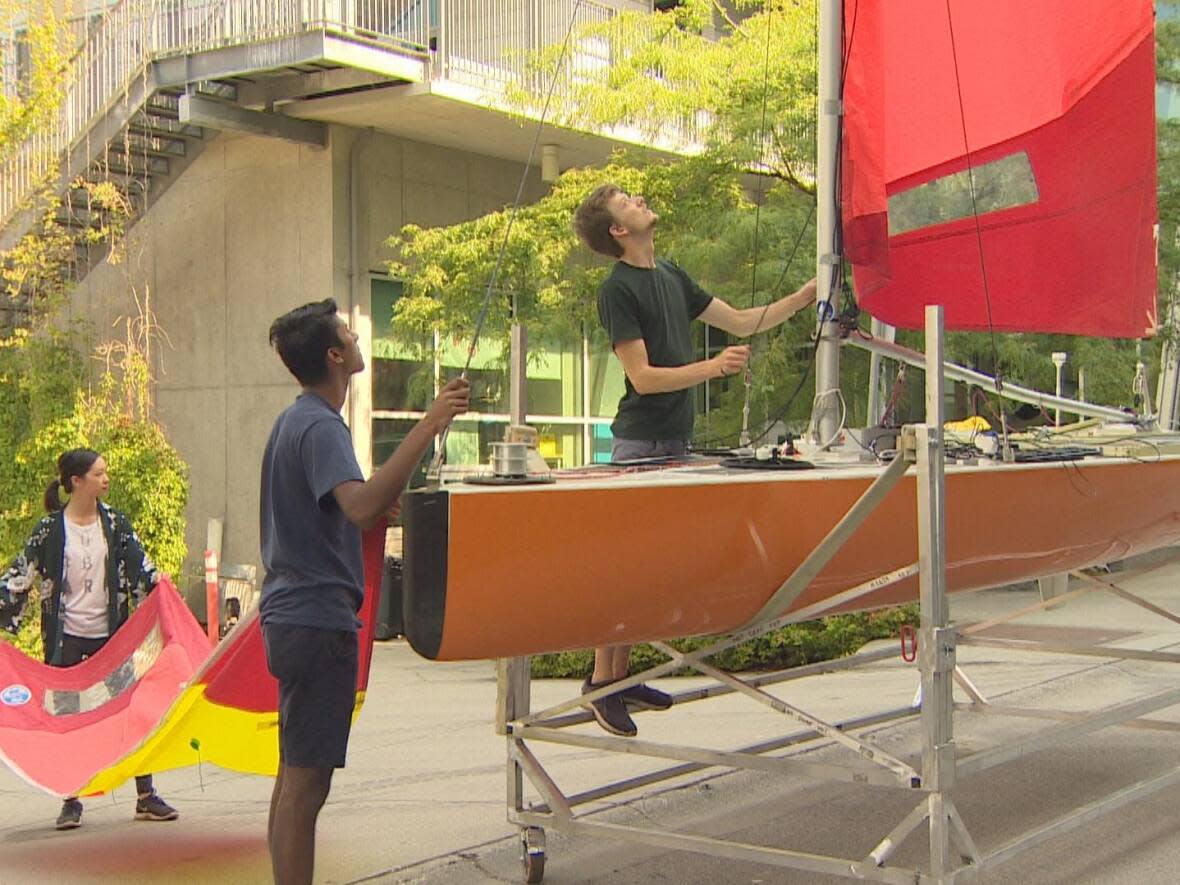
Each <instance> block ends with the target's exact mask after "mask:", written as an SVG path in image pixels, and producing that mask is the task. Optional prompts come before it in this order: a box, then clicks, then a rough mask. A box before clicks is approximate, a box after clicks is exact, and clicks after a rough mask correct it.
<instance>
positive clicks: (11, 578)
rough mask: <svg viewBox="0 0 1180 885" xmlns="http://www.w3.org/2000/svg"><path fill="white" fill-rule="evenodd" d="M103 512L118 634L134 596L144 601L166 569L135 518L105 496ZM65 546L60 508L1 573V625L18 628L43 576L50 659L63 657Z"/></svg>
mask: <svg viewBox="0 0 1180 885" xmlns="http://www.w3.org/2000/svg"><path fill="white" fill-rule="evenodd" d="M98 518H99V521H100V522H101V523H102V533H103V535H104V536H105V537H106V541H107V569H106V590H107V612H108V624H109V625H110V634H109V635H114V633H115V631H116V630H118V629H119V627H120V626H121V625H122V624H123V622H124V621H126V620H127V618H128V616H129V615H130V611H131V601H132V600H134V601H135V602H137V603H138V602H139V601H140V600H141V599H143V597H145V596H146V595H147V594H148V593H150V592H151V591H152V590H154V589H155V587H156V584H157V582H159V580H160V572H159V571H158V570H157V569H156V566H155V564H154V563H153V562H152V561H151V559H150V558H149V557H148V555H147V554H146V553H144V551H143V545H142V544H141V543H140V541H139V537H138V536H137V535H136V534H135V529H133V528H132V527H131V520H129V519H128V518H127V517H126V516H125V515H124V514H122V513H120V512H119V511H118V510H114V509H112V508H110V507H108V506H107V505H106V504H104V503H102V502H101V501H99V502H98ZM65 546H66V531H65V514H64V511H61V510H58V511H57V512H56V513H51V514H49V515H48V516H46V517H44V518H43V519H42V520H41V521H40V522H39V523H37V527H36V528H35V529H34V530H33V534H32V535H30V536H29V540H28V541H26V542H25V549H24V552H23V553H21V554H20V555H19V556H17V558H16V559H15V560H14V561H13V563H12V565H11V566H9V568H8V570H7V571H6V572H4V573H3V574H2V575H0V628H3V629H5V630H8V631H10V632H13V633H15V632H16V631H17V630H18V629H19V628H20V623H21V616H22V614H23V613H24V610H25V603H26V602H27V601H28V594H29V590H30V589H32V587H33V582H34V580H35V579H36V578H37V577H38V576H40V578H41V639H42V641H43V642H44V644H45V661H46V663H49V664H60V663H61V652H62V635H63V632H64V626H65V618H63V617H62V611H61V594H62V589H63V583H62V576H63V575H64V573H65Z"/></svg>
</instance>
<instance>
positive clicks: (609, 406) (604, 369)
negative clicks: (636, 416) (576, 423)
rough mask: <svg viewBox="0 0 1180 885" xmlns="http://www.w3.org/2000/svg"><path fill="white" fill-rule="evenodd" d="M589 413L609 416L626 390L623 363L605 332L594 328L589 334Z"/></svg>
mask: <svg viewBox="0 0 1180 885" xmlns="http://www.w3.org/2000/svg"><path fill="white" fill-rule="evenodd" d="M589 372H590V414H591V415H593V416H594V417H596V418H611V417H614V414H615V412H616V411H617V410H618V408H619V400H621V399H622V398H623V394H624V393H625V392H626V386H625V383H624V377H625V376H624V374H623V364H622V363H620V362H619V358H618V357H617V356H615V355H614V352H613V351H612V350H611V348H610V342H609V341H608V340H607V337H606V332H604V331H603V330H602V329H595V330H594V332H593V334H592V335H591V336H590V366H589Z"/></svg>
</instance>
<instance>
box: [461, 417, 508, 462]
mask: <svg viewBox="0 0 1180 885" xmlns="http://www.w3.org/2000/svg"><path fill="white" fill-rule="evenodd" d="M505 426H507V421H506V420H503V419H500V420H497V419H493V418H481V419H479V420H474V421H473V420H470V419H465V420H457V421H455V422H454V423H453V424H451V430H450V433H448V434H447V463H448V464H489V463H491V459H492V448H491V444H492V443H494V442H501V441H503V439H504V428H505Z"/></svg>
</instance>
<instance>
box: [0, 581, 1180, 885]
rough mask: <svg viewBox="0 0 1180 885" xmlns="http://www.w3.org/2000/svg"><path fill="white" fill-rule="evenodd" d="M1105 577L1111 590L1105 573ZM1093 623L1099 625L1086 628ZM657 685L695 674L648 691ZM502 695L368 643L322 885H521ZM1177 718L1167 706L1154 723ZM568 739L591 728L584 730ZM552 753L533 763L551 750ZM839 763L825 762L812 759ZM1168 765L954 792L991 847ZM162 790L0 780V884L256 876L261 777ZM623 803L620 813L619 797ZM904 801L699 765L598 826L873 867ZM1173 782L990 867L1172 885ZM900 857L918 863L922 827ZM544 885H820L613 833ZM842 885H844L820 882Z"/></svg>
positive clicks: (1147, 760)
mask: <svg viewBox="0 0 1180 885" xmlns="http://www.w3.org/2000/svg"><path fill="white" fill-rule="evenodd" d="M1112 579H1113V580H1115V581H1117V580H1118V579H1119V575H1118V574H1117V573H1116V574H1115V575H1113V576H1112ZM1178 579H1180V565H1172V566H1168V567H1166V568H1164V569H1161V570H1158V571H1156V572H1153V573H1151V574H1149V575H1146V576H1143V577H1141V578H1138V579H1134V580H1132V581H1129V582H1128V583H1127V584H1126V586H1127V589H1130V590H1132V591H1133V592H1136V593H1140V594H1143V595H1144V596H1146V597H1147V598H1148V599H1150V600H1151V601H1152V602H1154V603H1156V604H1158V605H1161V606H1163V607H1165V608H1168V609H1170V610H1172V611H1178V612H1180V580H1178ZM1036 598H1037V595H1036V592H1035V590H1032V589H1031V588H1028V589H1019V590H1002V591H985V592H982V593H976V594H971V595H968V596H963V597H961V598H958V599H953V600H952V611H953V616H954V619H955V620H956V621H957V622H959V623H966V622H974V621H979V620H983V619H986V618H990V617H993V616H995V615H997V614H999V613H1001V612H1004V611H1009V610H1011V609H1014V608H1017V607H1020V606H1022V605H1027V604H1029V603H1031V602H1034V601H1036ZM1020 623H1021V624H1022V625H1027V626H1021V627H1005V628H997V629H996V630H995V631H994V632H993V634H992V635H997V636H1007V637H1012V638H1020V637H1032V636H1036V637H1037V638H1042V637H1045V638H1060V639H1062V640H1066V641H1068V640H1070V639H1074V640H1077V639H1085V640H1088V641H1093V640H1094V639H1101V638H1104V639H1107V640H1109V641H1111V642H1112V644H1116V645H1119V646H1122V647H1134V648H1144V649H1163V648H1166V647H1168V646H1173V645H1180V625H1177V624H1175V623H1172V622H1170V621H1167V620H1165V619H1163V618H1160V617H1158V616H1155V615H1153V614H1151V613H1150V612H1147V611H1145V610H1143V609H1140V608H1137V607H1134V606H1132V605H1130V604H1128V603H1126V602H1124V601H1121V600H1118V599H1116V598H1114V597H1112V596H1111V595H1110V594H1102V593H1091V594H1087V595H1085V596H1083V597H1081V598H1080V599H1078V600H1074V601H1070V602H1068V603H1066V604H1064V605H1062V606H1059V607H1056V608H1054V609H1052V610H1049V611H1046V612H1042V613H1039V614H1037V615H1035V616H1032V617H1029V618H1025V619H1022V621H1021V622H1020ZM1096 631H1097V632H1096ZM959 662H960V664H961V665H963V666H964V667H965V668H966V669H967V671H968V673H969V675H970V676H971V677H972V678H973V679H974V680H975V682H976V683H977V684H978V686H979V687H980V689H981V690H982V691H983V692H984V693H985V694H986V695H987V696H988V697H989V698H997V697H1001V696H1003V697H1004V699H1005V700H1006V701H1008V702H1011V703H1015V704H1020V705H1022V706H1046V707H1053V708H1057V709H1064V710H1082V709H1095V708H1098V707H1102V706H1106V705H1109V704H1112V703H1116V702H1118V701H1120V700H1125V699H1128V698H1130V697H1133V696H1136V695H1140V694H1146V693H1149V692H1152V691H1159V690H1161V689H1162V688H1165V687H1171V686H1172V685H1174V684H1175V680H1174V678H1173V676H1172V673H1171V671H1170V670H1169V666H1170V665H1167V664H1161V663H1146V662H1116V661H1110V660H1105V659H1100V658H1082V657H1076V656H1063V655H1047V654H1042V655H1035V656H1034V655H1032V654H1031V653H1028V652H1018V651H1012V650H1007V649H1004V650H998V649H988V648H962V649H961V650H960V653H959ZM659 684H660V686H661V687H663V688H665V689H666V690H672V691H676V690H680V689H682V688H686V687H689V686H693V685H698V684H703V680H697V679H679V680H678V679H672V680H662V681H660V683H659ZM916 685H917V674H916V670H915V669H914V668H913V667H912V666H910V665H907V664H904V663H902V662H901V661H900V659H899V658H890V659H888V660H886V661H884V662H881V663H879V664H877V665H873V666H871V667H868V668H865V669H862V670H859V671H855V672H848V673H837V674H828V675H824V676H816V677H809V678H807V679H803V680H799V681H797V682H792V683H788V684H786V685H781V686H777V687H775V688H774V689H772V690H773V691H774V692H775V693H776V694H778V695H779V696H781V697H783V698H785V699H788V700H789V701H791V702H792V703H795V704H797V705H799V706H801V707H803V708H804V709H807V710H808V711H809V712H812V713H815V714H816V715H820V716H823V717H824V718H827V719H829V720H837V719H840V718H842V717H845V716H852V715H856V714H860V713H865V712H871V711H874V710H881V709H886V708H892V707H897V706H902V705H905V704H907V703H909V702H910V700H911V699H912V697H913V695H914V690H915V688H916ZM577 690H578V683H577V682H576V681H575V680H551V681H549V680H547V681H539V682H535V683H534V684H533V693H534V707H539V706H540V705H543V704H548V703H553V702H556V701H559V700H562V699H564V698H566V697H569V696H571V695H572V694H574V693H576V692H577ZM495 695H496V687H495V679H494V673H493V665H492V664H491V663H490V662H477V663H464V664H436V663H431V662H428V661H425V660H422V659H420V658H418V657H417V656H416V655H415V654H414V653H413V652H412V651H411V650H410V649H409V648H408V647H406V646H405V645H404V644H403V643H400V642H390V643H378V644H377V646H376V649H375V652H374V657H373V669H372V675H371V681H370V688H369V695H368V703H367V704H366V706H365V709H364V711H363V712H362V714H361V716H360V719H359V721H358V723H357V726H356V729H355V730H354V733H353V740H352V744H351V748H350V752H349V766H348V768H346V769H345V770H343V771H341V772H338V773H337V776H336V779H335V782H334V784H333V789H332V795H331V797H330V799H329V802H328V805H327V807H326V808H325V810H324V812H323V814H322V815H321V818H320V825H319V840H318V848H317V861H316V870H317V876H316V881H317V882H326V883H349V882H360V881H374V882H382V883H394V882H421V883H448V885H467V883H485V882H518V881H520V867H519V862H518V860H517V839H516V830H515V828H513V827H510V826H509V825H508V824H507V822H506V820H505V793H506V785H505V761H504V759H505V745H504V740H503V739H502V738H499V737H497V736H495V735H494V734H493V729H492V721H493V718H494V702H495ZM1155 717H1156V718H1168V719H1172V718H1175V717H1176V711H1175V709H1171V710H1165V711H1163V712H1162V713H1157V714H1155ZM637 722H638V724H639V726H640V732H641V735H642V736H643V737H645V738H650V739H652V740H665V741H670V742H680V743H705V744H707V745H709V746H714V747H717V748H732V747H736V746H739V745H745V744H751V743H754V742H756V741H758V740H762V739H766V738H770V737H774V736H776V735H781V734H784V733H789V732H792V731H795V730H797V726H795V725H794V724H793V723H791V722H789V721H786V720H785V719H784V718H783V717H781V716H778V715H777V714H775V713H773V712H771V711H769V710H767V709H765V708H762V707H759V706H758V705H755V704H753V703H751V702H750V701H749V700H748V699H745V698H741V697H737V696H734V695H727V696H724V697H720V698H714V699H710V700H708V701H705V702H700V703H693V704H687V705H684V706H683V707H682V708H678V709H673V710H672V711H669V712H668V713H663V714H659V713H645V714H642V716H641V717H639V718H638V719H637ZM1043 727H1045V723H1043V722H1041V721H1038V720H1016V719H1008V718H1006V717H1005V718H1002V719H1001V718H1000V717H987V718H986V719H984V718H982V717H973V716H970V715H969V714H968V715H963V716H959V717H956V723H955V728H956V741H957V743H958V745H959V747H960V750H961V751H962V752H971V751H973V750H975V749H978V748H980V747H984V746H989V745H991V744H992V743H994V742H995V741H996V740H998V739H1001V738H1004V737H1011V736H1013V735H1016V734H1026V733H1029V732H1031V731H1035V730H1038V729H1040V728H1043ZM580 728H584V729H587V730H588V731H589V732H590V733H595V730H596V726H594V725H586V726H580ZM875 735H876V736H875V738H874V739H875V740H876V741H878V742H879V743H880V744H881V745H882V746H883V747H884V748H885V749H887V750H889V751H890V752H892V753H894V754H895V755H900V756H903V757H905V756H907V755H911V756H912V754H914V753H916V752H917V749H918V748H917V743H916V732H915V729H914V726H913V725H912V724H904V725H897V726H888V727H883V728H880V729H878V730H876V732H875ZM542 751H543V752H542ZM538 752H539V753H540V755H541V756H542V758H543V759H544V760H545V761H546V763H547V764H549V765H550V766H551V771H552V772H553V773H554V775H555V776H556V777H557V779H558V781H559V783H560V784H561V786H562V787H563V789H565V790H566V792H574V791H577V790H579V789H584V788H587V787H591V786H594V785H598V784H602V783H604V782H609V781H615V780H619V779H622V778H624V777H627V776H629V775H631V774H638V773H641V772H644V771H649V770H653V769H655V768H661V767H664V766H663V765H661V764H660V763H659V761H658V760H645V759H641V758H631V757H629V756H627V757H619V756H610V755H605V754H601V753H597V752H594V751H589V750H583V749H580V748H559V747H550V746H543V747H540V748H539V750H538ZM813 752H818V753H821V754H823V755H824V757H825V758H828V757H830V758H833V759H837V758H847V757H846V756H845V757H841V756H839V755H836V754H837V753H838V752H845V753H846V751H835V750H821V751H813ZM1177 764H1180V735H1177V734H1175V733H1167V732H1157V731H1146V730H1136V729H1126V728H1119V729H1108V730H1106V731H1103V732H1099V733H1098V734H1096V735H1092V736H1089V737H1087V738H1083V739H1081V740H1079V741H1078V742H1077V743H1076V745H1071V746H1069V747H1067V748H1059V749H1054V750H1047V751H1044V752H1041V753H1037V754H1033V755H1031V756H1029V757H1027V758H1024V759H1021V760H1018V761H1016V762H1013V763H1011V764H1009V765H1007V766H1003V767H1001V768H998V769H994V770H992V771H991V772H989V773H987V774H986V775H983V776H981V777H978V778H974V779H970V780H966V781H964V782H962V783H961V785H960V789H959V790H958V791H957V792H956V801H957V802H959V807H960V810H961V811H962V813H963V817H964V819H965V820H966V822H967V826H968V828H969V829H970V830H971V833H972V835H973V836H974V838H975V839H976V841H977V843H979V845H980V847H981V849H983V850H985V851H986V850H988V849H989V848H993V847H995V846H996V845H998V844H1001V843H1002V842H1004V841H1006V840H1007V839H1010V838H1012V836H1013V835H1015V834H1016V832H1018V831H1019V830H1020V829H1027V828H1028V827H1030V826H1031V825H1033V823H1034V822H1036V821H1048V820H1051V819H1052V818H1054V817H1056V816H1058V815H1060V814H1062V813H1064V812H1065V811H1067V810H1068V809H1070V808H1073V807H1076V806H1079V805H1083V804H1085V803H1086V802H1088V801H1092V800H1093V799H1095V798H1097V797H1099V796H1102V795H1104V794H1106V793H1109V792H1112V791H1113V790H1115V789H1117V788H1118V787H1119V786H1120V785H1124V784H1130V783H1132V782H1134V781H1136V780H1138V779H1140V778H1143V777H1146V776H1149V775H1150V774H1151V773H1153V772H1162V771H1164V770H1166V769H1168V768H1170V767H1172V766H1175V765H1177ZM157 785H158V787H159V789H160V792H161V794H162V795H163V796H164V797H165V798H166V799H167V800H168V801H169V802H170V803H172V804H173V805H175V806H176V807H177V808H178V809H179V810H180V812H181V818H180V820H179V821H178V822H175V823H146V822H135V821H133V820H132V812H133V806H134V802H133V789H132V787H131V785H127V786H125V787H123V788H121V789H120V790H119V791H117V792H116V794H115V795H114V796H113V797H101V798H97V799H92V800H89V801H88V802H87V803H86V811H85V814H84V816H83V821H84V825H83V827H82V828H81V829H79V830H76V831H73V832H67V833H58V832H56V831H54V829H53V819H54V817H55V816H56V814H57V811H58V808H59V803H58V802H57V801H56V800H54V799H52V798H51V797H49V796H46V795H44V794H41V793H39V792H37V791H34V790H32V789H31V788H29V787H27V786H25V785H24V784H23V782H21V781H20V780H19V779H17V778H16V777H15V776H14V775H13V774H12V773H11V772H9V771H7V770H6V769H5V770H3V771H0V883H4V885H9V883H13V885H23V883H44V882H50V881H52V882H54V883H80V882H97V881H119V882H126V883H149V882H151V883H182V882H183V883H206V882H207V883H214V882H216V883H223V882H228V883H235V885H236V883H243V885H249V883H255V882H257V883H265V882H269V881H270V873H269V861H268V858H267V854H266V844H265V830H266V813H267V801H268V799H269V795H270V787H271V781H270V780H269V779H266V778H257V777H250V776H244V775H238V774H234V773H230V772H224V771H220V770H218V769H214V768H212V767H210V766H205V767H203V770H198V769H195V768H191V769H185V770H181V771H174V772H165V773H163V774H161V775H159V776H158V777H157ZM627 799H630V800H631V801H630V802H626V801H625V800H627ZM914 801H915V797H914V795H913V794H908V793H902V792H901V791H894V790H884V789H881V788H863V787H857V786H854V785H847V784H835V785H833V784H825V783H817V782H812V781H803V780H798V779H785V778H771V777H768V776H766V775H764V774H758V773H749V772H746V773H736V774H734V773H724V772H721V773H718V772H699V773H697V774H695V775H692V776H688V777H686V778H682V779H681V780H680V781H679V782H668V783H665V784H660V785H655V786H652V787H649V788H647V789H646V790H643V791H640V792H639V793H637V794H635V795H633V796H630V795H629V796H624V797H616V799H615V800H614V801H610V800H608V801H605V802H602V803H600V808H601V814H602V815H604V819H606V820H614V821H616V822H619V823H627V822H634V821H637V820H640V819H642V820H643V821H644V823H645V824H647V825H655V826H659V827H663V828H668V829H676V830H682V831H692V832H700V833H705V834H711V835H716V834H730V835H731V836H733V837H734V838H739V839H742V840H743V841H754V842H760V843H762V844H767V845H780V846H784V847H792V848H798V849H802V850H809V851H817V852H827V853H839V854H841V855H843V856H848V857H859V856H863V855H864V854H865V853H867V851H868V850H869V849H870V848H871V847H872V846H873V845H874V844H875V842H876V841H877V840H878V839H879V838H880V837H881V836H883V835H884V834H885V832H887V831H888V830H889V829H890V828H891V827H892V826H893V825H894V824H895V823H896V822H897V820H899V819H900V817H901V816H903V815H904V813H905V812H906V811H907V810H908V809H909V808H910V807H912V806H913V804H914ZM1177 801H1180V789H1169V790H1164V791H1162V792H1160V793H1158V794H1156V795H1155V796H1154V797H1153V798H1151V799H1149V800H1147V801H1145V802H1143V803H1140V804H1138V805H1132V806H1130V807H1129V808H1127V809H1124V810H1123V811H1121V812H1116V813H1115V814H1114V815H1111V816H1109V817H1106V818H1103V819H1101V820H1099V821H1096V822H1093V823H1090V824H1088V825H1087V826H1085V827H1083V828H1082V829H1080V830H1078V831H1075V832H1074V833H1072V834H1070V835H1067V836H1063V837H1061V838H1059V839H1056V840H1052V841H1050V842H1048V843H1046V844H1045V845H1043V846H1041V847H1039V848H1037V849H1034V850H1033V851H1031V852H1029V853H1027V854H1024V855H1021V856H1020V857H1019V858H1018V859H1017V860H1015V861H1013V862H1011V863H1009V864H1008V865H1006V866H1004V867H1001V868H999V871H998V872H997V874H996V875H995V876H993V877H990V878H986V879H982V880H981V881H989V882H1007V881H1011V882H1028V881H1036V882H1061V883H1065V882H1070V883H1074V882H1093V883H1098V882H1102V883H1112V882H1116V883H1117V882H1126V883H1131V882H1135V883H1145V882H1172V881H1176V880H1177V879H1180V834H1177V833H1175V832H1174V831H1175V829H1176V828H1175V826H1174V823H1173V821H1174V819H1175V814H1174V808H1175V806H1176V803H1177ZM910 841H911V842H912V843H915V844H910V843H907V844H906V846H905V848H904V849H903V852H902V853H901V854H900V855H899V856H898V858H897V862H898V863H900V864H905V865H912V864H914V863H916V859H917V857H919V856H921V851H922V848H923V846H921V845H918V844H916V843H918V842H920V841H922V839H921V838H919V837H917V836H915V837H914V839H912V840H910ZM545 881H546V882H548V883H554V885H560V883H573V882H604V883H632V882H634V883H638V882H653V881H658V882H670V883H696V882H700V883H714V882H735V883H736V882H742V883H751V882H768V883H769V882H784V883H804V882H806V883H809V885H810V883H817V882H823V881H827V880H824V879H823V878H820V877H816V876H815V875H811V874H802V873H792V872H789V871H783V870H776V869H774V868H771V867H766V866H759V865H751V864H739V863H733V862H728V861H720V860H716V859H711V858H707V857H702V856H699V855H691V854H687V853H682V852H666V851H661V850H659V849H651V848H646V847H641V846H633V845H629V844H627V843H622V842H618V843H616V842H606V841H594V842H591V841H590V840H588V839H585V838H577V839H571V838H566V837H562V836H560V835H558V834H554V833H550V834H549V844H548V864H547V870H546V876H545ZM830 881H832V882H843V881H848V880H844V879H831V880H830Z"/></svg>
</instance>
